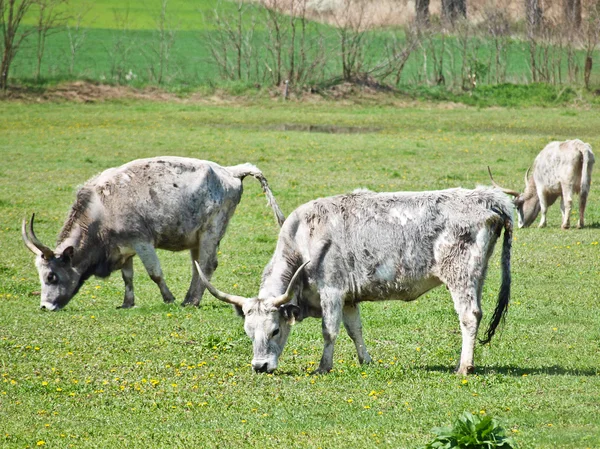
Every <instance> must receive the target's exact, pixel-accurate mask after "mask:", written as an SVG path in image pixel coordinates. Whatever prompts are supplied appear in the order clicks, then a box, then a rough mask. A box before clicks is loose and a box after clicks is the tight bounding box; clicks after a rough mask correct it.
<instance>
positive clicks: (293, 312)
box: [279, 304, 302, 326]
mask: <svg viewBox="0 0 600 449" xmlns="http://www.w3.org/2000/svg"><path fill="white" fill-rule="evenodd" d="M279 313H280V314H281V316H282V317H283V318H284V319H285V320H286V321H287V322H288V324H289V325H290V326H293V325H294V324H295V323H296V320H298V321H301V320H302V317H301V316H300V307H298V306H297V305H295V304H284V305H282V306H280V307H279Z"/></svg>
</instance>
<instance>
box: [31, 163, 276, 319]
mask: <svg viewBox="0 0 600 449" xmlns="http://www.w3.org/2000/svg"><path fill="white" fill-rule="evenodd" d="M246 176H253V177H254V178H256V179H257V180H258V181H259V182H260V183H261V186H262V189H263V192H264V193H265V195H266V197H267V202H268V204H269V205H270V206H271V208H272V210H273V212H274V214H275V216H276V218H277V221H278V222H279V225H280V226H281V225H282V224H283V221H284V219H285V218H284V216H283V213H282V212H281V210H280V209H279V206H278V205H277V202H276V201H275V198H274V197H273V194H272V192H271V189H270V188H269V185H268V183H267V180H266V179H265V177H264V175H263V174H262V172H261V171H260V170H259V169H258V168H256V167H255V166H253V165H251V164H241V165H236V166H232V167H221V166H220V165H217V164H215V163H214V162H209V161H202V160H198V159H191V158H182V157H167V156H165V157H157V158H152V159H138V160H135V161H132V162H130V163H128V164H125V165H123V166H121V167H117V168H111V169H108V170H106V171H104V172H102V173H101V174H100V175H98V176H96V177H94V178H92V179H90V180H89V181H88V182H86V183H85V185H84V186H83V187H82V188H81V189H80V190H79V191H78V192H77V199H76V201H75V203H74V204H73V206H72V207H71V212H70V214H69V217H68V219H67V221H66V222H65V224H64V225H63V228H62V230H61V232H60V235H59V238H58V243H57V246H56V248H55V249H54V250H52V249H50V248H49V247H48V246H46V245H44V244H43V243H42V242H41V241H40V240H39V239H38V238H37V237H36V235H35V232H34V230H33V223H34V216H32V217H31V221H30V222H29V226H28V225H27V222H26V221H25V220H23V225H22V229H21V232H22V237H23V241H24V242H25V245H26V246H27V248H29V250H31V251H32V252H33V253H34V254H35V255H36V256H37V257H36V266H37V269H38V272H39V275H40V281H41V284H42V292H41V307H42V308H44V309H49V310H57V309H60V308H61V307H64V306H65V305H66V304H67V303H68V302H69V301H70V300H71V298H72V297H73V296H74V295H75V294H76V293H77V291H78V290H79V288H80V287H81V285H82V284H83V283H84V282H85V281H86V280H87V279H88V278H89V277H90V276H92V275H95V276H99V277H107V276H109V275H110V274H111V273H112V272H113V271H115V270H119V269H120V270H121V272H122V275H123V281H124V282H125V297H124V300H123V304H122V306H121V307H123V308H128V307H133V305H134V293H133V256H134V255H136V254H137V255H138V256H139V257H140V259H141V260H142V263H143V264H144V267H145V268H146V271H147V272H148V274H149V275H150V278H151V279H152V280H153V281H154V282H155V283H156V284H157V285H158V287H159V289H160V292H161V295H162V298H163V300H164V301H165V302H173V301H174V297H173V294H172V293H171V291H170V290H169V288H168V287H167V284H166V282H165V280H164V277H163V273H162V270H161V267H160V262H159V260H158V257H157V254H156V250H155V248H162V249H167V250H170V251H181V250H190V253H191V256H192V261H197V262H199V263H200V266H201V267H202V269H203V270H204V271H205V272H206V273H207V275H208V276H209V277H210V276H211V275H212V273H213V271H214V270H215V269H216V267H217V248H218V245H219V242H220V241H221V239H222V238H223V235H224V234H225V231H226V229H227V224H228V223H229V220H230V218H231V216H232V215H233V213H234V212H235V208H236V206H237V205H238V203H239V202H240V199H241V197H242V191H243V185H242V180H243V179H244V177H246ZM203 292H204V287H203V286H202V284H200V283H199V282H198V273H197V271H196V270H195V269H194V267H193V265H192V282H191V284H190V288H189V290H188V292H187V295H186V297H185V300H184V302H183V304H190V305H198V304H199V301H200V298H201V297H202V294H203Z"/></svg>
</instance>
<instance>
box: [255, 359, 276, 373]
mask: <svg viewBox="0 0 600 449" xmlns="http://www.w3.org/2000/svg"><path fill="white" fill-rule="evenodd" d="M275 368H276V367H271V366H269V363H268V362H263V361H260V362H254V361H253V362H252V369H253V370H254V372H256V373H272V372H273V371H275Z"/></svg>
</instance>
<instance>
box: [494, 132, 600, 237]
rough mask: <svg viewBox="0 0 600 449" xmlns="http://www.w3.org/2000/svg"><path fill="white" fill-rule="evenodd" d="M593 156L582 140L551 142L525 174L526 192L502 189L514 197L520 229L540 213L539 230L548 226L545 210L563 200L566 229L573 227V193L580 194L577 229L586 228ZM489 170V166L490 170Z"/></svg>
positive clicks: (561, 208)
mask: <svg viewBox="0 0 600 449" xmlns="http://www.w3.org/2000/svg"><path fill="white" fill-rule="evenodd" d="M593 168H594V153H593V152H592V147H591V146H590V144H588V143H585V142H582V141H581V140H577V139H576V140H566V141H564V142H550V143H549V144H548V145H546V147H545V148H544V149H543V150H542V151H541V152H540V153H539V154H538V155H537V157H536V158H535V160H534V161H533V173H532V175H531V177H529V176H528V174H529V170H528V171H527V172H526V173H525V191H524V192H523V193H519V192H517V191H515V190H511V189H505V188H502V187H500V186H498V185H497V184H496V183H495V182H494V179H493V178H492V173H491V171H490V178H492V182H493V183H494V185H496V186H497V187H499V188H501V189H502V190H503V191H504V192H505V193H508V194H509V195H513V196H514V197H515V199H514V203H515V206H516V208H517V215H518V219H519V228H523V227H525V228H526V227H528V226H530V225H531V224H532V223H533V222H534V220H535V219H536V217H537V216H538V214H539V213H540V211H541V213H542V217H541V218H540V224H539V227H540V228H543V227H544V226H546V211H547V210H548V207H550V206H552V204H554V202H555V201H556V199H557V198H559V197H560V210H561V212H562V225H561V227H562V228H563V229H568V228H569V227H570V226H571V224H570V216H571V207H572V204H573V194H575V193H578V194H579V221H578V222H577V227H578V228H582V227H583V225H584V221H583V215H584V213H585V205H586V203H587V198H588V195H589V192H590V185H591V182H592V169H593ZM488 170H489V167H488Z"/></svg>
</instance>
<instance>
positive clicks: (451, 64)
mask: <svg viewBox="0 0 600 449" xmlns="http://www.w3.org/2000/svg"><path fill="white" fill-rule="evenodd" d="M160 5H161V2H160V1H154V2H149V3H148V2H135V1H133V2H125V3H124V2H118V1H116V0H102V1H99V2H93V3H89V2H85V1H82V0H75V1H70V2H69V3H68V4H67V5H65V6H64V7H63V9H64V12H65V14H68V15H69V16H70V17H71V19H70V21H69V25H70V26H71V27H74V26H75V23H76V17H77V16H78V15H80V14H82V12H84V11H85V14H84V15H83V19H82V21H81V26H82V28H81V30H80V36H81V35H83V34H85V37H84V38H83V43H82V45H81V48H80V50H78V52H77V55H76V57H75V59H74V66H73V70H72V72H71V70H70V64H71V53H70V50H69V48H70V47H69V38H68V33H67V30H66V28H62V29H61V31H60V32H58V33H53V34H52V35H50V36H49V37H48V41H47V45H46V50H45V53H44V59H43V61H42V65H41V78H40V79H39V80H34V76H35V72H36V61H37V59H36V41H35V39H36V38H35V35H32V36H30V37H29V38H28V39H27V40H26V41H25V43H24V44H23V46H22V47H21V49H20V51H19V53H18V54H17V56H16V58H15V60H14V62H13V65H12V66H11V70H10V76H11V80H12V82H13V83H15V84H19V83H20V84H25V85H33V86H40V85H41V86H45V85H53V84H56V83H58V82H61V81H71V80H77V79H85V80H90V81H94V82H103V83H121V84H128V85H132V86H135V87H142V86H147V85H148V84H150V85H154V84H156V83H157V76H156V73H157V66H158V59H157V56H156V49H157V48H158V46H159V39H158V37H157V22H158V18H159V15H160ZM215 9H217V10H218V11H219V13H220V15H222V16H225V17H227V16H231V15H235V14H236V13H235V11H236V3H234V2H229V1H218V0H202V1H200V2H194V1H190V0H171V1H170V2H169V3H168V6H167V28H168V29H173V30H176V32H175V37H174V40H173V45H172V49H171V50H170V52H169V53H170V56H169V64H168V68H167V69H165V76H164V78H163V79H162V81H161V85H162V86H163V87H164V88H166V89H170V90H174V91H186V90H190V89H197V88H199V87H207V86H209V87H214V86H219V87H226V88H229V89H232V88H237V89H239V88H240V86H239V85H240V84H241V85H242V86H244V87H245V88H251V89H255V88H256V87H255V86H257V85H259V86H270V85H271V84H272V82H273V80H272V76H271V75H270V72H269V71H268V70H266V68H267V66H268V67H273V68H274V67H275V66H274V64H275V61H274V59H273V56H272V54H270V52H269V46H272V45H273V44H272V43H271V44H269V38H268V35H269V31H268V29H267V27H266V21H267V14H266V10H265V9H264V8H262V7H260V6H257V5H251V4H246V5H245V6H244V11H245V13H244V26H245V27H246V28H245V30H246V31H245V32H248V31H249V30H250V28H251V27H252V26H254V27H255V29H254V32H253V33H252V36H251V37H250V36H248V35H245V37H244V39H246V40H248V41H249V42H251V43H252V48H253V50H252V51H253V52H254V56H250V57H248V60H249V61H251V62H250V66H251V67H252V69H251V70H250V71H249V74H245V75H244V76H243V77H242V80H241V81H237V82H236V83H234V86H231V82H228V81H227V80H225V79H222V78H221V77H220V76H219V70H218V67H217V66H216V64H215V61H214V58H213V57H212V56H211V51H210V46H209V41H210V38H211V37H212V38H213V39H214V38H215V36H217V34H218V31H217V28H218V27H217V24H216V22H215V19H214V16H213V13H214V11H215ZM126 17H127V19H126V20H125V18H126ZM35 21H36V10H35V8H32V9H31V10H30V13H29V15H28V16H27V17H26V18H25V20H24V21H23V27H25V28H26V27H31V26H33V25H34V24H35V23H36V22H35ZM231 23H232V25H233V26H234V27H235V26H236V25H235V22H231ZM251 24H254V25H251ZM281 26H282V28H283V29H284V33H283V34H284V36H288V37H285V38H284V40H283V44H282V45H283V48H284V51H283V53H284V59H285V57H286V56H287V53H288V43H287V42H288V39H289V33H287V31H285V30H287V29H288V24H287V19H284V20H283V21H282V23H281ZM123 28H125V29H123ZM387 33H388V30H379V29H378V30H375V31H372V32H370V33H368V34H367V35H366V36H365V37H364V38H363V43H364V49H363V53H364V55H365V57H364V59H365V64H366V65H365V67H364V69H365V70H367V69H368V68H369V67H373V66H375V65H377V61H382V55H383V53H384V52H385V49H384V43H383V42H384V40H385V36H387ZM479 33H481V32H479ZM319 35H320V36H322V37H323V45H324V48H325V54H326V55H327V57H326V63H325V64H324V66H323V68H322V70H319V71H318V73H314V74H313V75H312V78H311V79H309V80H307V81H306V83H307V84H310V85H322V84H325V85H327V84H328V83H330V82H331V81H332V80H336V79H339V78H340V77H341V75H342V69H341V59H340V56H339V55H340V43H339V38H338V35H337V32H336V31H335V29H334V28H333V27H330V26H327V25H320V24H316V23H310V24H309V25H308V28H307V36H308V40H309V42H310V44H309V45H308V46H307V48H308V49H309V50H308V51H309V52H310V49H313V50H314V49H315V48H317V47H319V43H318V41H319V38H317V36H319ZM399 35H400V36H402V33H400V34H399ZM436 39H437V40H436ZM477 39H478V43H477V47H478V50H477V51H476V52H473V47H472V46H473V45H474V44H473V43H472V44H471V50H469V51H467V52H466V54H467V55H471V56H469V62H468V64H467V65H468V66H472V67H477V68H476V69H472V70H474V71H475V73H476V74H477V83H478V86H479V87H481V86H484V85H486V84H495V83H496V80H495V75H494V73H495V69H494V68H493V65H490V66H489V67H488V62H489V61H490V58H492V59H493V57H492V56H491V55H492V54H493V50H492V48H493V46H494V44H493V42H491V41H490V40H489V38H487V37H485V36H483V35H481V36H480V37H478V38H477ZM399 40H400V42H402V41H403V38H400V39H399ZM433 40H434V42H436V44H435V45H431V44H430V43H429V42H428V41H427V40H423V41H422V45H421V46H420V47H418V48H417V49H416V50H415V51H414V52H413V54H412V55H411V57H410V58H409V59H408V61H407V64H406V67H405V69H404V71H403V74H402V77H401V82H400V87H401V88H402V89H403V90H407V89H408V90H411V91H414V89H413V88H414V86H415V85H419V86H425V87H427V88H429V87H431V86H433V85H435V84H436V81H437V79H438V77H437V75H434V73H433V71H434V66H435V62H434V61H435V60H436V59H439V58H440V56H441V55H442V54H443V55H444V56H443V58H444V61H445V62H444V70H443V73H444V75H445V80H446V81H445V85H444V87H443V89H442V90H443V91H446V90H448V89H449V90H452V91H455V92H461V91H462V87H463V86H462V84H463V83H462V78H463V74H462V73H461V70H462V59H463V56H462V55H463V51H464V49H463V48H462V47H461V45H460V43H459V40H458V38H457V37H456V36H449V37H448V38H447V39H446V43H445V45H446V46H445V49H444V50H443V51H442V50H441V42H440V39H439V36H437V38H435V39H433ZM228 45H229V47H230V48H231V47H232V44H231V43H229V44H228ZM507 45H508V49H507V54H506V58H507V63H506V78H505V80H504V81H502V82H507V83H512V84H528V83H530V82H531V80H532V79H531V73H530V68H529V54H528V44H527V43H526V42H524V41H523V39H522V38H520V37H519V35H518V34H514V35H513V36H512V38H511V39H510V40H509V42H508V43H507ZM432 48H436V53H437V55H434V54H432ZM299 51H300V50H299V49H297V51H296V53H299ZM475 53H476V54H477V57H476V58H474V59H473V57H472V54H475ZM245 54H247V53H245ZM577 54H578V56H577V58H576V59H577V61H578V64H579V66H580V67H579V70H578V72H579V74H578V78H577V81H576V82H571V81H570V80H569V79H568V76H567V59H566V50H564V51H563V52H562V56H560V57H561V58H562V59H561V61H562V63H561V64H560V65H561V67H562V72H561V75H560V76H561V80H560V82H557V83H556V84H559V85H562V84H565V85H570V87H581V86H582V85H583V78H582V74H583V61H584V59H585V58H584V53H583V51H578V52H577ZM424 55H425V56H424ZM550 56H551V58H553V59H557V58H558V53H557V52H551V54H550ZM228 57H229V58H230V61H231V60H232V58H233V57H234V54H233V52H230V54H229V56H228ZM297 57H298V58H299V54H298V56H297ZM309 58H310V55H309ZM311 61H312V60H311ZM490 64H491V63H490ZM284 72H285V73H287V71H286V70H284ZM126 74H130V77H129V79H126V78H125V75H126ZM488 74H490V75H491V78H488ZM392 79H393V77H391V78H387V79H385V80H384V81H385V82H386V83H392V82H393V80H392ZM590 79H591V87H592V90H595V89H596V88H597V87H598V86H600V65H599V64H597V63H595V64H594V65H593V70H592V73H591V78H590ZM303 83H305V82H304V81H303V82H302V83H300V84H303ZM292 84H294V83H292ZM293 87H303V85H300V86H294V85H293ZM561 89H562V88H559V89H557V90H558V91H560V90H561ZM426 90H427V89H426ZM416 92H417V94H418V93H420V91H419V90H417V91H416ZM513 95H516V93H515V94H513ZM426 96H427V97H429V98H431V96H436V89H435V88H434V89H433V92H426ZM461 101H462V100H461ZM464 101H466V102H469V99H464ZM499 104H500V105H503V104H504V103H499Z"/></svg>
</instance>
